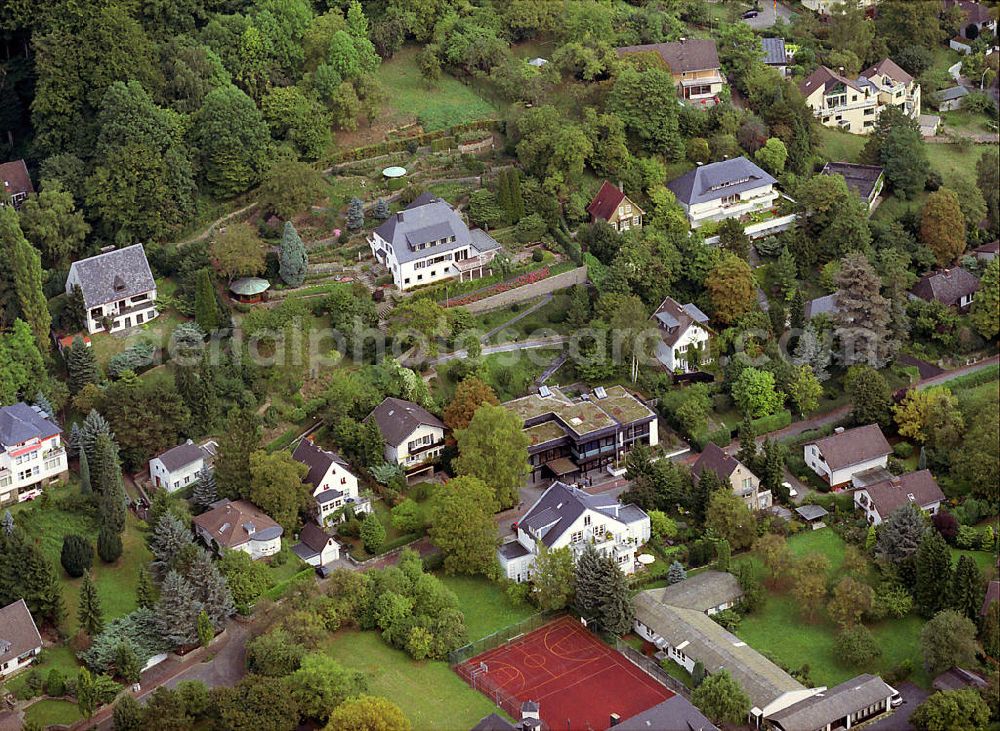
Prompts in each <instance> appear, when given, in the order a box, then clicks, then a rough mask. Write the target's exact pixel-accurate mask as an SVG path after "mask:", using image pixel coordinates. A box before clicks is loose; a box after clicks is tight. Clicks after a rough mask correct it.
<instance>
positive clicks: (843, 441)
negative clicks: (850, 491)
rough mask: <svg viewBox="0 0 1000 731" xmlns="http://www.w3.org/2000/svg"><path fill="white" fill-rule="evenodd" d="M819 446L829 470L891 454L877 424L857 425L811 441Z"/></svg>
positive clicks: (890, 449) (890, 448)
mask: <svg viewBox="0 0 1000 731" xmlns="http://www.w3.org/2000/svg"><path fill="white" fill-rule="evenodd" d="M812 443H813V444H815V445H816V446H817V447H819V451H820V453H821V454H822V455H823V459H825V460H826V463H827V464H828V465H829V466H830V469H831V470H839V469H843V468H844V467H850V466H851V465H856V464H860V463H862V462H867V461H868V460H871V459H875V458H876V457H883V456H886V455H889V454H892V447H890V446H889V442H887V441H886V439H885V435H884V434H883V433H882V430H881V429H880V428H879V426H878V424H868V425H866V426H858V427H855V428H853V429H848V430H847V431H843V432H840V433H838V434H831V435H830V436H828V437H823V438H822V439H817V440H816V441H815V442H812Z"/></svg>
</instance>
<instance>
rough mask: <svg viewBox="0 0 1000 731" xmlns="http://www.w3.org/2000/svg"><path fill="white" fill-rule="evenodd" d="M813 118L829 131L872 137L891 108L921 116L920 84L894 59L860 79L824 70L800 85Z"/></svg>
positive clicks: (872, 69) (869, 71)
mask: <svg viewBox="0 0 1000 731" xmlns="http://www.w3.org/2000/svg"><path fill="white" fill-rule="evenodd" d="M799 91H801V92H802V96H803V97H805V101H806V104H807V105H808V106H809V108H810V109H812V110H813V114H814V115H815V116H816V117H817V118H818V119H819V121H820V122H821V123H822V124H823V125H824V126H826V127H837V128H839V129H842V130H844V131H845V132H850V133H851V134H868V133H870V132H871V131H872V130H873V129H875V123H876V121H877V120H878V117H879V115H880V114H881V113H882V111H883V110H885V109H886V108H887V107H890V106H892V107H899V108H900V109H902V110H903V112H904V113H905V114H906V116H908V117H910V118H911V119H917V118H918V117H919V116H920V84H918V83H917V82H916V81H915V80H914V79H913V77H912V76H910V75H909V74H908V73H906V72H905V71H903V69H901V68H900V67H899V66H898V65H896V63H895V62H893V61H892V59H889V58H885V59H883V60H881V61H879V62H878V63H877V64H875V65H874V66H872V67H871V68H868V69H865V70H864V71H862V72H861V74H860V75H859V76H858V77H857V78H856V79H852V78H848V77H847V76H845V75H844V74H843V71H842V70H838V71H834V70H832V69H829V68H827V67H826V66H820V67H819V68H818V69H816V70H815V71H813V72H812V73H811V74H810V75H809V76H808V77H806V78H805V79H804V80H803V81H802V83H800V84H799Z"/></svg>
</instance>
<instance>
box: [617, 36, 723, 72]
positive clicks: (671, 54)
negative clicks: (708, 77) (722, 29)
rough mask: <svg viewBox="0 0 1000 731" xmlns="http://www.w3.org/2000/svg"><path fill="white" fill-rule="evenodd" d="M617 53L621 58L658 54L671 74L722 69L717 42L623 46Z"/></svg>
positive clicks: (699, 41)
mask: <svg viewBox="0 0 1000 731" xmlns="http://www.w3.org/2000/svg"><path fill="white" fill-rule="evenodd" d="M615 51H616V52H617V53H618V55H619V56H624V55H626V54H629V53H656V54H659V56H660V58H662V59H663V61H664V63H666V64H667V66H669V67H670V71H671V73H675V74H680V73H684V72H685V71H707V70H709V69H718V68H720V64H719V54H718V51H717V50H716V48H715V41H713V40H703V39H698V38H688V39H686V40H683V41H675V42H673V43H647V44H645V45H641V46H622V47H621V48H616V49H615Z"/></svg>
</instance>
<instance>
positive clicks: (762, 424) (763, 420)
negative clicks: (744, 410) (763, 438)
mask: <svg viewBox="0 0 1000 731" xmlns="http://www.w3.org/2000/svg"><path fill="white" fill-rule="evenodd" d="M751 423H752V424H753V429H754V431H755V432H756V433H757V434H767V433H768V432H772V431H777V430H778V429H784V428H785V427H786V426H788V425H789V424H791V423H792V412H790V411H789V410H788V409H784V410H782V411H779V412H778V413H776V414H771V415H770V416H762V417H760V418H759V419H754V420H753V421H752V422H751Z"/></svg>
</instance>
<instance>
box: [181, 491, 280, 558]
mask: <svg viewBox="0 0 1000 731" xmlns="http://www.w3.org/2000/svg"><path fill="white" fill-rule="evenodd" d="M191 523H192V525H193V527H194V532H195V534H196V535H197V536H198V537H199V538H200V539H201V540H202V542H203V543H204V544H205V545H206V546H207V547H208V548H209V549H210V550H212V551H214V552H216V553H217V554H218V555H220V556H221V555H222V554H223V552H224V551H226V550H231V551H243V553H246V554H247V555H249V556H250V558H251V559H253V560H254V561H256V560H258V559H261V558H265V557H267V556H273V555H274V554H276V553H277V552H278V551H280V550H281V536H282V534H283V533H284V530H283V529H282V527H281V526H280V525H278V524H277V523H275V522H274V520H273V519H271V517H270V516H268V515H267V514H265V513H264V512H263V511H261V510H260V509H259V508H258V507H257V506H256V505H254V504H253V503H250V502H248V501H246V500H226V499H223V500H219V501H218V502H217V503H214V504H213V506H212V509H211V510H208V511H206V512H204V513H202V514H201V515H196V516H195V517H194V518H192V519H191Z"/></svg>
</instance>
